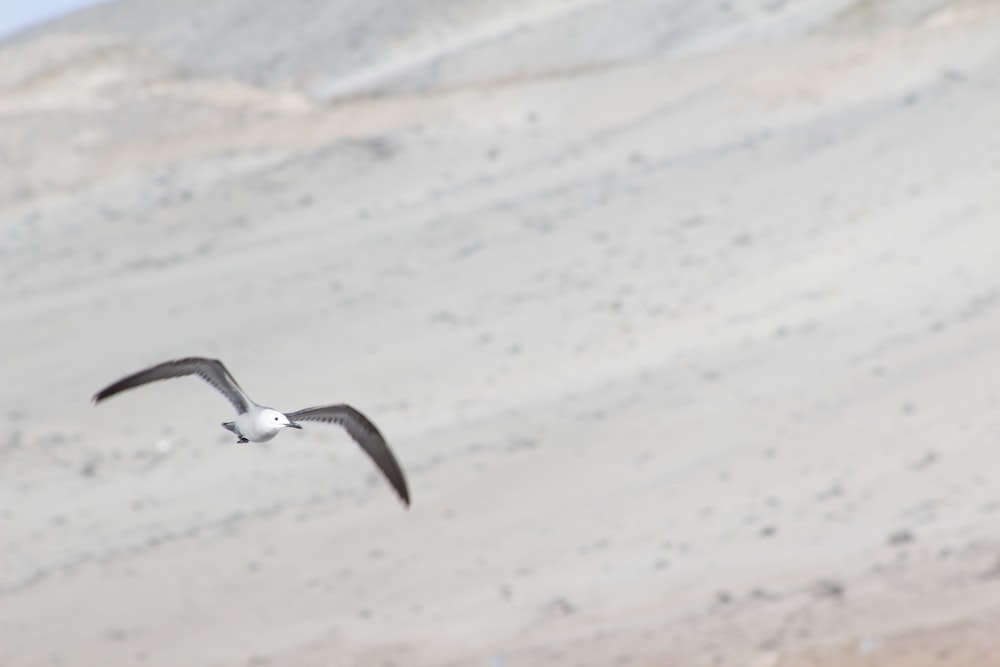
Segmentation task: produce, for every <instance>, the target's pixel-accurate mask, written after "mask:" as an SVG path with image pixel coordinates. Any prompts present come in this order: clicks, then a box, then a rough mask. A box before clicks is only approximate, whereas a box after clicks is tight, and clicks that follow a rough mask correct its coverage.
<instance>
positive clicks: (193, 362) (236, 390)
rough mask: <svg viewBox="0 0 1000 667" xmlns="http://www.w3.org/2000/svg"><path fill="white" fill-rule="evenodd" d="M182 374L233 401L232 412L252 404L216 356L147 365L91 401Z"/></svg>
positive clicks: (243, 409)
mask: <svg viewBox="0 0 1000 667" xmlns="http://www.w3.org/2000/svg"><path fill="white" fill-rule="evenodd" d="M185 375H197V376H198V377H200V378H201V379H202V380H204V381H205V382H207V383H209V384H210V385H212V386H213V387H215V388H216V389H218V390H219V391H220V392H221V393H222V395H223V396H225V397H226V399H228V400H229V402H230V403H232V404H233V407H234V408H236V412H237V413H239V414H243V413H244V412H246V411H247V410H248V409H249V408H250V406H251V405H253V401H251V400H250V398H249V397H248V396H247V395H246V394H245V393H244V392H243V390H242V389H240V386H239V385H238V384H236V380H234V379H233V376H232V375H230V374H229V371H227V370H226V367H225V366H223V365H222V362H221V361H219V360H218V359H205V358H203V357H188V358H187V359H176V360H174V361H165V362H163V363H162V364H157V365H156V366H151V367H149V368H147V369H145V370H142V371H139V372H138V373H133V374H132V375H129V376H128V377H123V378H122V379H121V380H118V381H117V382H115V383H114V384H110V385H108V386H107V387H105V388H104V389H102V390H100V391H99V392H97V394H96V395H95V396H94V402H95V403H99V402H100V401H103V400H104V399H105V398H110V397H111V396H114V395H115V394H117V393H119V392H122V391H125V390H126V389H132V388H134V387H139V386H141V385H144V384H146V383H148V382H155V381H157V380H166V379H168V378H176V377H183V376H185Z"/></svg>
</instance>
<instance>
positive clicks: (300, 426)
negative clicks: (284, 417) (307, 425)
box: [285, 422, 302, 430]
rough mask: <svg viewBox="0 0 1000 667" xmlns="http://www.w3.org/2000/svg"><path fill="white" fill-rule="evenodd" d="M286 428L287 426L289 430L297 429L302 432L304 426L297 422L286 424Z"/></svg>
mask: <svg viewBox="0 0 1000 667" xmlns="http://www.w3.org/2000/svg"><path fill="white" fill-rule="evenodd" d="M285 426H287V427H288V428H297V429H299V430H302V424H297V423H295V422H288V423H287V424H285Z"/></svg>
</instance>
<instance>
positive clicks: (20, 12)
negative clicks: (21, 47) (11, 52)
mask: <svg viewBox="0 0 1000 667" xmlns="http://www.w3.org/2000/svg"><path fill="white" fill-rule="evenodd" d="M102 1H103V0H0V37H6V36H7V35H10V34H12V33H15V32H17V31H18V30H21V29H23V28H27V27H28V26H31V25H34V24H36V23H42V22H43V21H47V20H49V19H52V18H55V17H57V16H60V15H62V14H66V13H68V12H71V11H73V10H74V9H79V8H81V7H86V6H88V5H96V4H97V3H98V2H102Z"/></svg>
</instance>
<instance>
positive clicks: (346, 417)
mask: <svg viewBox="0 0 1000 667" xmlns="http://www.w3.org/2000/svg"><path fill="white" fill-rule="evenodd" d="M184 375H197V376H198V377H200V378H201V379H202V380H204V381H205V382H207V383H209V384H210V385H212V386H213V387H215V388H216V389H218V390H219V391H220V392H221V393H222V395H223V396H225V397H226V398H227V399H229V402H230V403H232V404H233V407H234V408H236V413H237V417H236V420H235V421H231V422H225V423H224V424H223V425H222V426H223V428H225V429H226V430H228V431H232V432H233V433H235V434H236V437H237V442H267V441H268V440H270V439H271V438H273V437H274V436H276V435H277V434H278V431H280V430H281V429H283V428H297V429H301V428H302V425H301V424H299V422H301V421H314V422H325V423H327V424H339V425H340V426H342V427H344V430H346V431H347V433H348V435H350V436H351V437H352V438H354V440H355V441H356V442H357V443H358V444H359V445H361V449H363V450H365V453H366V454H368V456H370V457H371V459H372V461H374V462H375V465H377V466H378V469H379V470H381V471H382V474H383V475H385V477H386V479H388V480H389V483H390V484H392V488H394V489H395V490H396V493H398V494H399V497H400V498H402V500H403V502H404V503H405V504H406V505H409V504H410V491H409V490H408V489H407V488H406V478H405V477H404V476H403V471H402V470H401V469H400V467H399V463H397V462H396V457H395V456H393V455H392V451H391V450H390V449H389V445H388V443H386V441H385V438H383V437H382V434H381V433H379V432H378V429H377V428H375V424H373V423H371V421H370V420H369V419H368V418H367V417H365V416H364V415H363V414H361V413H360V412H358V411H357V410H355V409H354V408H352V407H351V406H349V405H343V404H341V405H322V406H318V407H315V408H305V409H304V410H296V411H295V412H289V413H288V414H285V413H284V412H279V411H278V410H274V409H272V408H266V407H264V406H263V405H257V404H256V403H254V402H253V401H251V400H250V397H249V396H247V395H246V392H244V391H243V390H242V389H240V386H239V385H238V384H236V380H234V379H233V376H232V375H230V374H229V371H228V370H226V367H225V366H223V365H222V362H221V361H219V360H218V359H205V358H202V357H189V358H187V359H176V360H174V361H165V362H163V363H162V364H157V365H156V366H151V367H150V368H147V369H145V370H142V371H139V372H138V373H133V374H132V375H129V376H127V377H123V378H122V379H121V380H118V382H115V383H114V384H110V385H108V386H107V387H105V388H104V389H102V390H100V391H99V392H97V394H96V395H95V396H94V403H99V402H101V401H103V400H104V399H105V398H110V397H111V396H114V395H115V394H117V393H119V392H122V391H125V390H126V389H132V388H134V387H139V386H141V385H144V384H146V383H148V382H155V381H156V380H166V379H168V378H176V377H182V376H184Z"/></svg>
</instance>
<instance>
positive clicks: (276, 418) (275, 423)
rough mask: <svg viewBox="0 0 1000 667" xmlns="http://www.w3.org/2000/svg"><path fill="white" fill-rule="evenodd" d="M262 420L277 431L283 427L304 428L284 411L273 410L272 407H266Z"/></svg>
mask: <svg viewBox="0 0 1000 667" xmlns="http://www.w3.org/2000/svg"><path fill="white" fill-rule="evenodd" d="M261 421H263V422H264V424H266V425H267V426H268V428H270V429H272V430H273V431H274V432H275V433H277V432H278V430H280V429H283V428H302V427H301V426H299V425H298V424H296V423H295V422H293V421H292V420H291V419H289V418H288V415H286V414H285V413H284V412H278V411H277V410H272V409H271V408H267V409H265V410H264V411H263V412H262V413H261Z"/></svg>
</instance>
